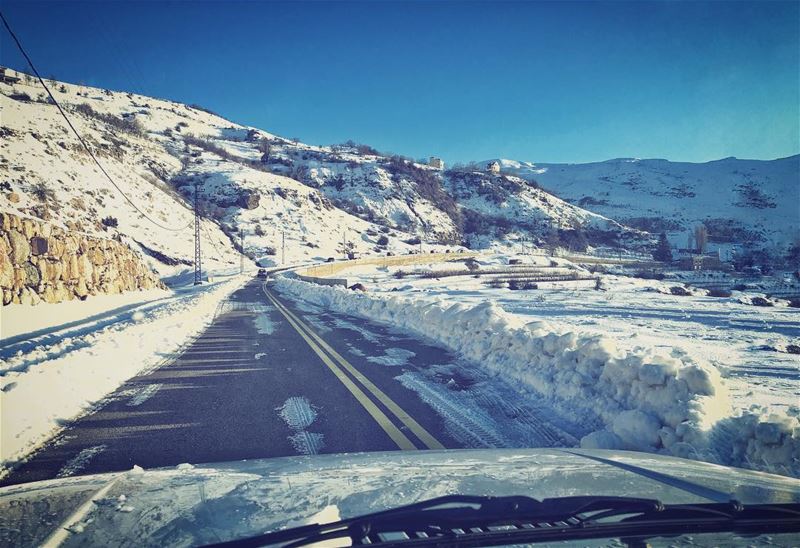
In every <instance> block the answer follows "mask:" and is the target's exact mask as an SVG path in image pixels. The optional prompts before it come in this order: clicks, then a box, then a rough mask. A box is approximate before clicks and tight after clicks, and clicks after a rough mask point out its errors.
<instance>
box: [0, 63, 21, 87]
mask: <svg viewBox="0 0 800 548" xmlns="http://www.w3.org/2000/svg"><path fill="white" fill-rule="evenodd" d="M19 80H20V79H19V78H17V77H16V76H12V75H11V73H9V72H8V69H6V68H5V67H0V82H2V83H4V84H16V83H17V82H19Z"/></svg>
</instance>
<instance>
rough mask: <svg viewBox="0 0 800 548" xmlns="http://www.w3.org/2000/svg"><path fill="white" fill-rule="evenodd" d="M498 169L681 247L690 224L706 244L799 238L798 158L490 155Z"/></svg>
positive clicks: (766, 244)
mask: <svg viewBox="0 0 800 548" xmlns="http://www.w3.org/2000/svg"><path fill="white" fill-rule="evenodd" d="M498 161H499V162H500V164H501V166H502V170H503V172H507V173H510V174H514V175H516V176H519V177H522V178H524V179H526V180H535V181H537V182H538V183H539V184H541V185H542V187H544V188H546V189H547V190H548V191H550V192H552V193H553V194H556V195H557V196H559V197H561V198H563V199H565V200H567V201H569V202H571V203H574V204H576V205H579V206H580V207H582V208H585V209H588V210H590V211H594V212H596V213H599V214H601V215H605V216H607V217H610V218H612V219H614V220H616V221H619V222H620V223H623V224H626V225H629V226H632V227H636V228H641V229H643V230H647V231H651V232H662V231H664V232H667V233H668V234H670V235H671V239H672V240H673V242H674V243H676V244H678V245H680V246H681V247H685V246H686V244H687V235H688V233H689V232H690V231H691V230H692V229H693V228H694V227H695V226H696V225H698V224H700V223H703V224H705V225H706V227H707V228H708V236H709V240H710V241H711V242H720V243H724V242H730V243H740V244H746V243H753V244H756V245H758V246H764V247H770V246H779V247H785V246H786V244H788V243H791V242H793V241H795V240H796V239H797V238H798V237H800V155H796V156H790V157H788V158H780V159H777V160H770V161H763V160H739V159H737V158H725V159H722V160H717V161H713V162H706V163H688V162H670V161H667V160H638V159H630V158H620V159H616V160H608V161H606V162H597V163H589V164H546V163H536V164H534V163H529V162H517V161H513V160H498Z"/></svg>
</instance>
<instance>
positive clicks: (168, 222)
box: [0, 71, 626, 276]
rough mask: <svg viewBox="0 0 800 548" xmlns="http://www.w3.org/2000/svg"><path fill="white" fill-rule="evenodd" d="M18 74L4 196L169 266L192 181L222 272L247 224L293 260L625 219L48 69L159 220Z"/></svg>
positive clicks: (184, 233)
mask: <svg viewBox="0 0 800 548" xmlns="http://www.w3.org/2000/svg"><path fill="white" fill-rule="evenodd" d="M9 73H10V74H11V75H17V76H18V77H20V81H19V82H17V83H14V84H8V83H3V84H0V108H2V135H3V143H2V145H0V174H2V176H3V181H2V183H3V188H2V198H0V208H1V209H2V210H7V211H14V212H17V213H21V214H23V215H30V216H33V217H38V218H44V219H45V220H50V221H53V222H56V223H59V224H68V225H69V226H71V227H72V228H74V229H77V230H81V231H86V232H90V233H102V234H105V235H107V236H110V235H112V234H115V233H118V234H119V235H120V236H122V237H123V238H124V239H125V240H126V241H127V242H128V243H130V244H131V245H132V247H133V248H134V249H137V250H139V251H141V252H142V254H143V255H144V256H146V257H147V258H148V260H149V262H150V264H151V265H152V266H153V268H155V269H156V270H157V271H158V272H159V273H161V274H162V275H164V276H169V275H176V274H178V273H180V272H181V271H185V270H187V269H189V268H191V264H192V261H193V258H194V243H193V236H194V235H193V226H192V218H193V217H192V209H191V203H192V200H193V195H194V187H195V185H198V190H199V196H200V203H201V214H202V216H203V221H202V231H201V232H202V239H203V247H204V259H203V260H204V264H205V266H206V267H207V268H210V269H211V270H226V269H231V268H235V267H236V266H238V251H237V249H238V247H237V246H238V245H239V236H238V234H239V230H240V229H242V230H243V231H244V236H245V238H244V247H245V251H246V253H247V254H248V255H249V256H251V257H252V258H254V259H258V260H260V261H261V262H262V263H264V264H268V263H277V262H281V261H283V260H284V253H283V251H284V249H285V261H286V262H297V261H304V260H320V259H324V258H327V257H331V256H342V254H344V253H345V251H353V252H355V253H360V254H364V253H386V252H394V253H405V252H408V251H410V250H411V249H416V246H417V245H418V241H419V239H420V238H421V239H422V240H423V242H425V243H429V244H431V245H434V244H441V245H453V244H461V243H462V242H471V243H473V244H475V245H479V246H482V247H484V246H487V245H489V244H490V243H494V242H496V241H498V240H500V241H502V240H509V241H513V240H515V239H519V238H523V239H526V240H529V241H542V238H541V233H542V231H546V229H547V230H558V229H566V228H576V227H587V226H590V227H592V228H597V229H602V230H604V231H612V232H615V233H624V232H626V229H625V228H623V227H621V226H620V225H618V224H617V223H615V222H613V221H610V220H608V219H605V218H603V217H601V216H599V215H596V214H593V213H589V212H587V211H585V210H583V209H581V208H580V207H577V206H574V205H572V204H568V203H565V202H563V201H561V200H559V199H558V198H555V197H554V196H551V195H549V194H547V193H546V192H544V191H542V190H539V189H536V188H532V187H531V186H530V185H527V184H525V183H524V182H523V181H522V180H519V179H515V180H513V181H512V180H511V179H510V178H508V177H505V176H495V175H490V174H487V173H472V174H470V173H465V172H458V171H453V170H449V171H442V170H440V169H435V168H433V167H430V166H428V165H425V164H421V163H417V162H414V161H411V160H409V159H406V158H401V157H398V156H387V155H382V154H380V153H378V152H377V151H375V150H374V149H372V148H370V147H368V146H365V145H356V144H354V143H349V144H343V145H334V146H312V145H307V144H304V143H301V142H298V141H295V140H289V139H285V138H282V137H278V136H276V135H273V134H271V133H268V132H266V131H263V130H259V129H256V128H252V127H247V126H242V125H238V124H234V123H232V122H230V121H228V120H225V119H223V118H221V117H219V116H217V115H215V114H212V113H210V112H208V111H206V110H204V109H202V108H200V107H196V106H188V105H184V104H180V103H176V102H172V101H165V100H160V99H154V98H151V97H145V96H141V95H136V94H131V93H124V92H114V91H110V90H102V89H97V88H90V87H86V86H78V85H72V84H67V83H61V82H55V81H51V82H49V87H51V91H52V92H53V93H54V94H55V97H56V99H57V101H58V102H59V103H60V104H61V105H62V106H63V107H64V109H65V110H66V111H67V112H68V114H69V117H70V119H71V120H72V121H73V124H74V125H75V126H76V129H77V130H78V132H79V133H80V134H81V135H82V136H83V137H84V139H85V140H86V141H87V142H88V144H89V146H90V147H91V149H92V150H93V151H94V152H95V154H96V155H97V156H98V157H99V160H100V162H101V164H102V165H103V167H104V168H105V169H106V170H107V171H108V173H109V174H110V175H111V177H112V178H113V179H114V181H115V182H116V183H117V184H118V185H119V186H120V189H121V191H122V192H124V194H125V195H127V196H128V197H129V198H130V201H131V202H133V204H135V205H136V206H138V207H139V208H140V209H142V210H143V211H144V212H145V213H146V214H147V216H149V217H151V218H152V219H153V220H154V221H155V223H153V222H151V221H150V220H148V219H146V218H145V217H144V216H143V215H141V214H140V213H139V212H138V211H137V210H136V208H135V207H134V206H133V205H132V204H131V203H130V202H129V201H128V200H126V198H125V197H124V196H123V195H122V193H121V192H119V191H117V190H116V189H114V188H113V187H112V186H111V184H110V183H109V181H108V180H107V179H106V178H105V177H104V176H103V175H102V173H101V172H100V171H99V170H98V168H97V166H95V165H94V162H93V161H92V159H91V158H90V157H89V155H88V154H87V153H86V152H85V151H84V150H83V148H82V146H81V145H80V143H79V141H78V139H77V138H76V137H75V136H74V135H73V134H72V133H71V132H70V131H69V129H68V128H67V126H66V124H65V122H64V120H63V118H62V117H61V115H60V114H59V112H58V110H57V108H56V106H55V105H53V104H51V102H50V101H49V98H48V97H47V95H46V94H45V91H44V89H43V88H42V86H41V85H40V84H39V83H38V82H37V81H36V80H34V79H33V78H30V77H28V76H27V75H25V74H23V73H17V72H13V71H9ZM465 177H467V178H470V177H471V179H469V180H467V179H465ZM476 177H477V179H478V180H479V182H477V183H476V184H475V186H474V187H471V188H467V187H465V184H464V183H465V182H467V185H471V184H472V183H473V182H474V181H473V179H475V178H476ZM104 219H106V221H105V223H104V222H103V220H104ZM499 219H501V220H502V221H500V222H498V220H499ZM115 222H116V223H115ZM156 223H157V224H156ZM114 224H116V225H117V226H108V225H114ZM158 225H161V226H158ZM498 225H502V226H501V229H500V230H498ZM173 229H174V230H173Z"/></svg>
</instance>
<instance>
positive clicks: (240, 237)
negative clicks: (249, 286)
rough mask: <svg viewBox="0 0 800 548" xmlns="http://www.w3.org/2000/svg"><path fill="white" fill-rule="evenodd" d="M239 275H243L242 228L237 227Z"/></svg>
mask: <svg viewBox="0 0 800 548" xmlns="http://www.w3.org/2000/svg"><path fill="white" fill-rule="evenodd" d="M239 249H240V251H239V274H244V228H243V227H241V226H240V227H239Z"/></svg>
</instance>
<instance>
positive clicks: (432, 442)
mask: <svg viewBox="0 0 800 548" xmlns="http://www.w3.org/2000/svg"><path fill="white" fill-rule="evenodd" d="M263 289H264V293H265V294H266V295H267V297H269V298H270V300H271V301H272V302H273V303H274V304H275V306H276V307H278V309H279V310H280V311H281V312H282V313H283V314H284V316H287V315H288V316H291V317H292V318H293V319H294V320H295V322H297V323H298V324H299V325H301V326H302V327H303V328H304V329H305V330H306V332H307V333H308V334H309V335H310V336H311V337H312V338H313V339H314V340H315V341H316V342H317V343H318V344H319V345H320V346H321V347H322V348H324V349H325V350H326V351H327V352H328V353H329V354H330V355H331V356H333V358H334V359H335V360H336V361H337V362H339V365H341V366H342V367H343V368H345V369H346V370H347V371H348V372H349V373H350V374H351V375H353V377H355V379H356V380H358V381H359V382H360V383H361V384H362V385H364V388H366V389H367V390H368V391H370V392H371V393H372V394H373V395H374V396H375V397H376V398H377V399H378V401H380V402H381V403H382V404H383V405H385V406H386V408H387V409H388V410H389V411H390V412H391V413H392V414H393V415H394V416H395V417H397V418H398V420H400V422H402V423H403V424H404V425H405V426H406V427H408V429H409V430H411V432H413V433H414V435H415V436H416V437H417V438H419V440H420V441H421V442H422V443H423V444H425V446H426V447H427V448H428V449H445V446H444V445H442V444H441V443H440V442H439V440H437V439H436V438H434V437H433V436H432V435H431V434H430V433H429V432H428V431H427V430H425V428H424V427H423V426H422V425H421V424H419V423H418V422H417V421H416V420H414V418H413V417H411V415H409V414H408V413H407V412H406V411H405V410H404V409H403V408H402V407H400V406H399V405H397V404H396V403H395V402H394V400H392V399H391V398H390V397H389V396H387V395H386V394H385V393H384V392H383V391H382V390H381V389H380V388H378V387H377V386H375V384H374V383H373V382H372V381H370V380H369V379H368V378H367V377H366V376H364V375H363V374H362V373H361V372H360V371H359V370H358V369H356V368H355V367H354V366H353V365H352V364H351V363H350V362H348V361H347V360H346V359H344V358H343V357H342V355H341V354H339V353H338V352H337V351H336V350H334V349H333V348H331V346H330V345H329V344H328V343H326V342H325V341H324V340H323V339H322V337H320V336H319V335H317V334H316V333H314V331H313V330H312V329H311V328H310V327H309V326H308V325H306V324H305V323H304V322H303V321H302V320H301V319H300V318H298V317H297V316H296V315H295V314H294V313H293V312H292V311H291V310H289V309H288V308H287V307H286V306H284V305H283V304H282V303H281V302H279V301H278V300H277V299H275V297H273V296H272V294H271V293H269V291H267V289H266V287H264V288H263Z"/></svg>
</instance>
